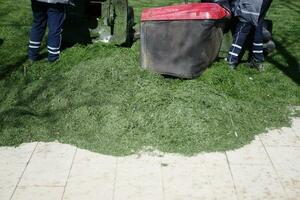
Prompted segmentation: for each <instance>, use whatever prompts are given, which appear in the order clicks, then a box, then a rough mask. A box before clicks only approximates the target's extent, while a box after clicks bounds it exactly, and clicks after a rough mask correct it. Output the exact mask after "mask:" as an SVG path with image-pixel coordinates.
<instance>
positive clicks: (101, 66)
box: [0, 0, 300, 155]
mask: <svg viewBox="0 0 300 200" xmlns="http://www.w3.org/2000/svg"><path fill="white" fill-rule="evenodd" d="M176 2H177V3H180V2H181V1H175V0H130V1H129V4H130V5H131V6H133V7H134V10H135V18H136V19H135V20H136V22H137V23H139V18H140V13H141V11H142V9H143V8H145V7H155V6H163V5H170V4H173V3H176ZM299 13H300V1H292V0H286V1H280V0H274V2H273V4H272V7H271V8H270V12H269V14H268V17H267V18H268V19H271V20H273V23H274V27H273V29H274V30H273V39H274V41H275V42H276V45H277V50H276V51H275V52H273V53H272V54H270V55H268V57H267V60H266V63H265V64H266V65H265V66H266V70H265V72H263V73H260V72H258V71H257V70H256V69H251V68H249V67H248V66H247V63H245V64H242V65H240V66H239V68H238V69H237V70H236V71H232V70H230V69H228V66H227V64H226V62H225V61H224V60H223V59H220V60H218V61H216V62H215V63H214V64H213V65H212V66H211V67H210V68H209V69H208V70H207V71H205V73H204V74H202V75H201V76H200V77H199V78H197V79H194V80H181V79H175V78H166V77H163V76H161V75H158V74H155V73H152V72H149V71H146V70H143V69H141V68H140V52H139V49H140V43H139V41H137V42H135V43H134V44H133V46H132V47H131V48H124V47H117V46H112V45H106V44H102V43H95V44H90V45H87V46H83V45H75V46H73V47H71V48H67V49H65V50H64V51H63V52H62V54H61V58H60V61H58V62H56V63H54V64H48V62H47V59H46V58H45V59H42V60H41V61H38V62H36V63H34V64H33V65H32V66H31V67H30V68H29V69H28V72H27V76H24V75H23V66H24V65H26V63H27V49H28V39H29V38H28V37H29V32H30V28H31V20H32V16H31V15H32V14H31V8H30V1H27V0H22V1H18V3H16V2H15V1H11V0H0V146H14V145H19V144H21V143H24V142H33V141H45V142H48V141H56V140H57V141H59V142H62V143H67V144H72V145H76V146H77V147H80V148H84V149H88V150H92V151H94V152H99V153H104V154H109V155H128V154H132V153H135V152H138V151H140V150H142V149H145V148H146V147H147V148H149V147H151V148H153V149H158V150H160V151H163V152H172V153H180V154H184V155H193V154H197V153H200V152H203V151H205V152H213V151H225V150H229V149H235V148H239V147H242V146H243V145H245V144H248V143H250V142H251V141H252V140H253V139H254V137H255V135H257V134H260V133H263V132H264V131H265V130H267V129H269V128H279V127H283V126H289V125H290V118H291V117H292V113H295V112H293V108H294V107H296V106H300V86H299V85H300V69H299V59H300V43H299V34H300V23H299V21H300V15H299ZM46 51H47V46H46V43H45V40H44V41H43V45H42V52H45V53H46ZM298 113H299V112H298Z"/></svg>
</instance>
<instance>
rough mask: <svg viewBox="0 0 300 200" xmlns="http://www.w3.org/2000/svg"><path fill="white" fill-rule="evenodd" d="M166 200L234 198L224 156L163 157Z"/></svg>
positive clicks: (216, 154) (213, 154) (212, 154)
mask: <svg viewBox="0 0 300 200" xmlns="http://www.w3.org/2000/svg"><path fill="white" fill-rule="evenodd" d="M162 162H163V164H164V165H165V167H163V182H164V190H165V199H166V200H177V199H231V200H232V199H235V192H234V186H233V182H232V179H231V174H230V171H229V168H228V165H227V160H226V156H225V155H224V154H221V153H211V154H200V155H198V156H195V157H181V156H176V155H174V156H172V155H167V156H166V157H165V158H163V161H162Z"/></svg>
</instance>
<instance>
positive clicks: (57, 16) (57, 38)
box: [47, 4, 66, 62]
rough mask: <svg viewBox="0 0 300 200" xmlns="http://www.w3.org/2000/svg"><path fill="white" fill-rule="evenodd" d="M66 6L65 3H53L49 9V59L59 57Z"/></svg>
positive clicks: (52, 59) (50, 60)
mask: <svg viewBox="0 0 300 200" xmlns="http://www.w3.org/2000/svg"><path fill="white" fill-rule="evenodd" d="M65 14H66V8H65V5H63V4H52V5H50V6H49V9H48V28H49V34H48V46H47V48H48V61H49V62H54V61H56V60H57V59H58V58H59V54H60V48H61V39H62V38H61V33H62V26H63V22H64V20H65Z"/></svg>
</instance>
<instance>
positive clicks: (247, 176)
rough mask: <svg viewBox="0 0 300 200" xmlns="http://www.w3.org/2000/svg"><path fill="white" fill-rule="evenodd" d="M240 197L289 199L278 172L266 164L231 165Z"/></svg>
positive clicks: (242, 198) (273, 199)
mask: <svg viewBox="0 0 300 200" xmlns="http://www.w3.org/2000/svg"><path fill="white" fill-rule="evenodd" d="M230 167H231V170H232V174H233V178H234V182H235V185H236V190H237V194H238V197H239V199H241V200H247V199H249V200H256V199H257V200H262V199H263V200H276V199H280V200H282V199H287V197H286V196H285V193H284V190H283V188H282V186H281V184H280V182H279V179H278V177H277V175H276V172H275V171H274V169H273V168H272V167H271V166H266V165H257V166H255V165H251V166H247V165H231V166H230Z"/></svg>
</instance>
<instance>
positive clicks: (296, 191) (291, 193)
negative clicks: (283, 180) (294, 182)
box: [285, 187, 300, 200]
mask: <svg viewBox="0 0 300 200" xmlns="http://www.w3.org/2000/svg"><path fill="white" fill-rule="evenodd" d="M285 190H286V193H287V195H288V199H289V200H299V197H300V188H299V187H296V188H292V187H288V188H285Z"/></svg>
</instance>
